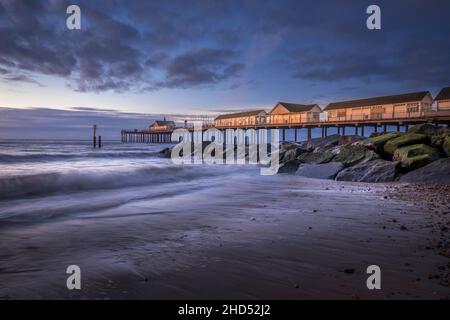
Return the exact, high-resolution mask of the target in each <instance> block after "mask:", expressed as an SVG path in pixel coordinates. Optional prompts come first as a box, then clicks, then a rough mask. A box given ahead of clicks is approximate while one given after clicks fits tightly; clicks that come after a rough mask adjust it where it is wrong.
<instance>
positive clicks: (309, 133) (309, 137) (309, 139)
mask: <svg viewBox="0 0 450 320" xmlns="http://www.w3.org/2000/svg"><path fill="white" fill-rule="evenodd" d="M311 131H312V130H311V127H308V141H311V139H312V132H311Z"/></svg>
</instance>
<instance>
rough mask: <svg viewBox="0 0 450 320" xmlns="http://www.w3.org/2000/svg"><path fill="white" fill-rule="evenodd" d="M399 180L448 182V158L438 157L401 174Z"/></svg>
mask: <svg viewBox="0 0 450 320" xmlns="http://www.w3.org/2000/svg"><path fill="white" fill-rule="evenodd" d="M400 181H401V182H446V183H450V158H444V159H440V160H437V161H434V162H432V163H430V164H428V165H426V166H425V167H422V168H420V169H417V170H414V171H411V172H409V173H407V174H405V175H404V176H402V177H401V178H400Z"/></svg>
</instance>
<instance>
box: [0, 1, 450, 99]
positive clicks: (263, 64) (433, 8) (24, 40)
mask: <svg viewBox="0 0 450 320" xmlns="http://www.w3.org/2000/svg"><path fill="white" fill-rule="evenodd" d="M76 3H77V4H79V5H80V7H81V9H82V30H80V31H78V30H75V31H69V30H67V28H66V26H65V19H66V14H65V9H66V8H65V6H66V5H67V3H65V2H64V1H57V0H53V1H44V0H34V1H27V0H14V1H12V0H0V39H2V41H1V42H0V78H1V79H3V80H5V81H9V79H15V80H11V81H13V82H18V81H20V80H23V81H25V82H30V81H33V80H32V79H40V78H39V77H38V76H39V75H47V76H52V77H56V78H58V79H61V80H63V81H65V82H66V83H67V85H68V87H69V88H71V89H72V90H75V91H80V92H103V91H116V92H126V91H134V92H142V91H148V90H160V89H165V88H169V89H173V88H183V89H189V88H210V87H212V86H216V87H220V88H237V87H238V85H236V84H238V83H245V82H246V81H248V80H249V79H257V80H258V82H262V83H263V82H268V83H270V82H271V81H276V80H277V79H278V77H280V78H282V79H283V80H284V81H286V80H292V81H294V82H295V81H298V82H299V83H300V82H302V81H310V82H312V81H320V82H328V83H331V82H333V83H340V82H347V81H348V80H349V79H350V80H353V81H360V82H371V81H383V82H384V83H386V85H391V86H392V85H395V84H398V83H400V82H401V83H404V84H411V86H413V87H415V86H429V85H432V86H437V85H438V84H439V85H444V84H448V83H449V82H450V78H449V77H450V76H449V75H450V65H449V64H448V62H447V61H448V58H447V57H448V56H450V45H449V42H448V41H447V38H448V34H450V23H449V20H448V18H447V16H446V15H447V12H448V11H449V10H450V2H448V1H445V2H439V3H438V4H433V3H427V2H423V1H418V0H411V1H382V0H380V1H379V5H380V7H381V8H382V30H378V31H369V30H367V28H366V27H365V19H366V18H367V14H366V12H365V9H366V6H367V3H365V2H364V1H362V2H361V1H349V0H344V1H331V0H325V1H321V2H320V3H316V2H309V1H298V0H281V1H277V2H275V1H270V0H245V1H244V0H242V1H241V0H229V1H206V0H192V1H189V5H187V4H186V1H185V0H171V1H165V0H152V1H147V0H134V1H103V0H99V1H88V0H79V1H76ZM417 17H420V21H419V20H417ZM425 21H426V23H425ZM11 75H13V77H14V78H11ZM280 75H283V77H281V76H280ZM344 85H347V84H343V86H344Z"/></svg>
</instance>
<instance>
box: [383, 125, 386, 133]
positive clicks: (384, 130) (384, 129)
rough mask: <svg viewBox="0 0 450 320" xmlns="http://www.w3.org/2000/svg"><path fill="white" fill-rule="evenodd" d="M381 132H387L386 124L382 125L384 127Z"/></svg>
mask: <svg viewBox="0 0 450 320" xmlns="http://www.w3.org/2000/svg"><path fill="white" fill-rule="evenodd" d="M383 132H384V133H386V132H387V124H384V126H383Z"/></svg>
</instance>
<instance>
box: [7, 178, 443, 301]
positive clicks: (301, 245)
mask: <svg viewBox="0 0 450 320" xmlns="http://www.w3.org/2000/svg"><path fill="white" fill-rule="evenodd" d="M226 184H227V179H226V178H224V179H222V182H221V184H217V186H215V187H208V188H197V189H195V190H190V189H189V188H187V190H186V192H185V193H179V194H170V195H167V196H165V197H160V198H159V199H157V200H155V199H153V200H152V201H151V203H149V202H148V201H144V200H143V201H139V200H137V201H132V202H130V203H128V204H125V205H124V206H121V207H117V208H115V209H108V210H105V212H103V213H100V214H99V213H96V214H95V215H94V214H93V215H89V214H85V215H83V216H76V217H71V218H70V219H68V218H67V219H53V220H46V221H40V222H34V223H29V224H24V223H22V222H17V223H5V222H3V223H2V224H1V225H0V299H22V298H28V299H40V298H48V299H228V298H230V299H231V298H233V299H326V298H330V299H381V298H392V299H404V298H406V299H417V298H421V299H445V298H447V299H448V298H449V297H450V288H449V284H448V281H449V273H450V259H449V258H450V254H449V253H450V251H449V249H448V244H449V243H448V240H449V233H448V229H447V228H448V227H450V225H449V221H450V220H449V218H450V200H449V198H450V197H449V194H450V187H449V186H440V185H426V188H424V187H423V186H421V185H413V184H397V183H396V184H361V183H344V182H334V181H325V180H312V179H302V178H299V177H295V176H284V175H278V176H275V177H267V178H265V177H260V178H258V179H256V180H255V179H252V178H251V177H242V178H241V179H239V180H235V181H233V187H232V188H230V186H227V187H225V186H226ZM123 212H127V214H123ZM72 264H76V265H79V266H80V267H81V272H82V290H80V291H69V290H68V289H67V288H66V279H67V276H68V275H66V274H65V270H66V268H67V266H68V265H72ZM373 264H375V265H378V266H380V268H381V273H382V274H381V286H382V289H381V290H368V289H367V287H366V279H367V277H368V275H367V274H366V268H367V266H369V265H373Z"/></svg>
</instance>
